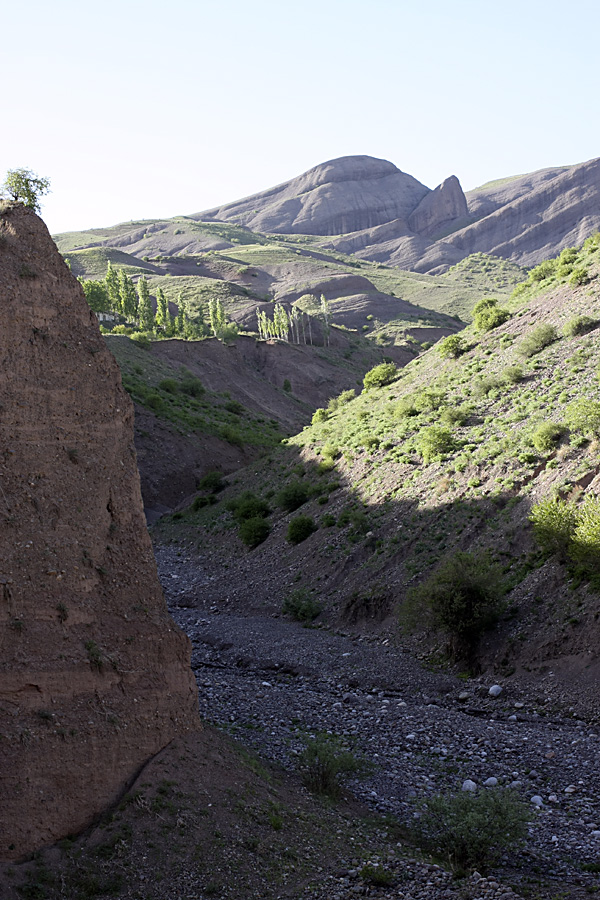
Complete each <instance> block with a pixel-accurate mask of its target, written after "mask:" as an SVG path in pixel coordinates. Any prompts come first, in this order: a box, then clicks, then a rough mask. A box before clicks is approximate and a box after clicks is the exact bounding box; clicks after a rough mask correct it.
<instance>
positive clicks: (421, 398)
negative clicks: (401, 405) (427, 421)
mask: <svg viewBox="0 0 600 900" xmlns="http://www.w3.org/2000/svg"><path fill="white" fill-rule="evenodd" d="M445 402H446V395H445V393H444V392H443V391H436V390H435V389H434V388H425V390H423V391H419V393H418V394H416V395H415V397H414V404H415V407H416V409H417V412H435V411H436V410H437V409H440V408H441V407H442V406H443V405H444V403H445Z"/></svg>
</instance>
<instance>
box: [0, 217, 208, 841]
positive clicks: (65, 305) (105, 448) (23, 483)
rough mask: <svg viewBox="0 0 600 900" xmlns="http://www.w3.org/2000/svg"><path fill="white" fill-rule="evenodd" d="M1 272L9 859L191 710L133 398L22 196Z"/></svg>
mask: <svg viewBox="0 0 600 900" xmlns="http://www.w3.org/2000/svg"><path fill="white" fill-rule="evenodd" d="M24 271H26V272H27V276H26V277H25V276H24V275H23V272H24ZM0 284H1V287H2V296H3V321H2V328H1V329H0V403H1V415H0V482H1V484H2V505H1V507H0V575H1V576H3V578H4V579H5V583H4V584H3V585H0V734H2V738H3V739H2V740H1V741H0V771H1V772H2V776H3V792H2V803H1V804H0V859H14V858H19V857H22V856H23V855H25V854H28V853H31V852H33V851H35V850H37V849H38V848H40V847H42V846H44V845H46V844H50V843H52V842H53V841H56V840H58V839H59V838H61V837H63V836H65V835H67V834H73V833H75V832H77V831H79V830H81V829H82V828H84V827H85V826H86V825H88V824H89V823H90V822H91V821H92V819H94V818H95V817H96V816H98V815H99V813H101V812H102V811H103V810H104V809H106V808H107V807H108V806H109V805H110V804H112V803H114V802H115V801H116V800H117V799H118V798H119V796H120V795H121V793H122V792H123V791H124V790H125V789H126V787H127V785H128V784H129V783H130V782H131V780H132V778H133V777H134V776H135V775H136V774H137V773H138V772H139V770H140V768H141V767H142V766H143V765H144V763H145V762H146V761H147V760H148V759H150V757H152V756H154V755H155V754H156V753H158V752H159V751H160V750H161V749H162V748H163V747H165V746H166V744H168V743H169V742H170V741H171V740H173V739H174V738H176V737H177V736H179V735H183V734H184V733H186V732H188V731H191V730H194V729H197V728H199V727H200V720H199V717H198V696H197V688H196V684H195V681H194V678H193V674H192V671H191V668H190V643H189V640H188V639H187V637H185V635H184V634H183V632H181V631H180V629H179V628H178V627H177V626H176V625H175V623H174V622H173V621H172V620H171V618H170V616H169V615H168V613H167V609H166V605H165V601H164V597H163V593H162V589H161V587H160V584H159V581H158V576H157V572H156V565H155V562H154V556H153V552H152V546H151V544H150V538H149V536H148V532H147V530H146V524H145V519H144V514H143V508H142V499H141V494H140V482H139V475H138V471H137V466H136V455H135V450H134V446H133V404H132V402H131V400H130V398H129V396H128V395H127V394H126V392H125V391H124V389H123V387H122V385H121V377H120V373H119V370H118V367H117V364H116V362H115V360H114V358H113V357H112V355H111V354H110V352H109V351H108V349H107V348H106V345H105V342H104V340H103V338H102V335H101V334H100V331H99V328H98V322H97V319H96V317H95V315H94V314H93V313H92V312H91V311H90V309H89V307H88V305H87V303H86V302H85V299H84V296H83V292H82V289H81V286H80V285H79V283H78V281H77V279H76V278H75V277H74V276H73V275H72V274H71V273H70V271H69V269H68V267H67V266H66V264H65V262H64V261H63V259H62V258H61V256H60V254H59V253H58V250H57V248H56V245H55V244H54V242H53V241H52V238H51V237H50V235H49V233H48V231H47V229H46V227H45V225H44V223H43V222H42V221H41V219H39V218H38V217H37V216H36V215H35V214H34V213H33V212H32V211H30V210H28V209H26V208H25V207H23V206H22V205H21V204H8V205H4V206H2V205H0ZM8 450H10V451H11V452H10V453H9V452H7V451H8Z"/></svg>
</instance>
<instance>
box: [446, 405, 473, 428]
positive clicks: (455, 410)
mask: <svg viewBox="0 0 600 900" xmlns="http://www.w3.org/2000/svg"><path fill="white" fill-rule="evenodd" d="M469 415H470V410H469V409H468V408H467V407H466V406H447V407H446V409H443V410H442V413H441V415H440V419H441V420H442V422H443V423H444V425H459V426H460V425H464V424H465V422H466V421H467V419H468V418H469Z"/></svg>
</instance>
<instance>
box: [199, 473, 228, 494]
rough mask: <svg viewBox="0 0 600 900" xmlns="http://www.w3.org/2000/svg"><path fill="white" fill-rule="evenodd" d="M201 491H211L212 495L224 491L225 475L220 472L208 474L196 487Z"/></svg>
mask: <svg viewBox="0 0 600 900" xmlns="http://www.w3.org/2000/svg"><path fill="white" fill-rule="evenodd" d="M196 486H197V488H198V490H199V491H209V492H210V493H211V494H212V493H214V494H216V493H218V492H219V491H222V490H223V488H224V487H225V482H224V480H223V475H222V474H221V473H220V472H215V471H213V472H207V473H206V475H203V476H202V478H201V479H200V481H199V482H198V484H197V485H196Z"/></svg>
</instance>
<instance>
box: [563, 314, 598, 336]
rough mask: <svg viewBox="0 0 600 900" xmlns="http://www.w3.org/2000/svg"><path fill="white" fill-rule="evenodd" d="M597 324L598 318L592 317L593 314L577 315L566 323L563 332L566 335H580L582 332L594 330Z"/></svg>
mask: <svg viewBox="0 0 600 900" xmlns="http://www.w3.org/2000/svg"><path fill="white" fill-rule="evenodd" d="M597 324H598V320H597V319H592V318H591V316H575V317H574V318H572V319H569V321H568V322H566V323H565V325H564V327H563V334H564V336H565V337H579V335H581V334H587V333H588V331H592V330H593V329H594V328H595V327H596V326H597Z"/></svg>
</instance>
